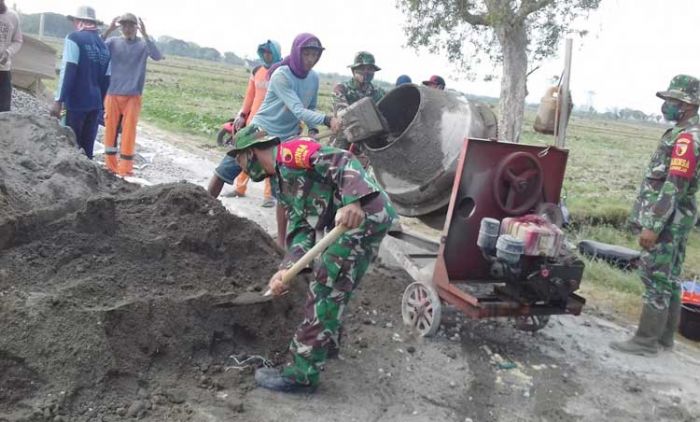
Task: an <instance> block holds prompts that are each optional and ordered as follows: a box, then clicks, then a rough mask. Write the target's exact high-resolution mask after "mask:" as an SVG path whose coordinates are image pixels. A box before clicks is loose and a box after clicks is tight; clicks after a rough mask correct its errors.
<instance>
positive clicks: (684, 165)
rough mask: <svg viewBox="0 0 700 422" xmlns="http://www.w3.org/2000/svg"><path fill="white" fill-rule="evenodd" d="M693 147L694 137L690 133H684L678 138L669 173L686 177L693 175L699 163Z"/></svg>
mask: <svg viewBox="0 0 700 422" xmlns="http://www.w3.org/2000/svg"><path fill="white" fill-rule="evenodd" d="M693 147H694V145H693V137H692V136H691V135H690V134H687V133H684V134H682V135H681V136H679V137H678V139H676V144H675V145H674V146H673V153H672V154H671V166H670V167H669V171H668V173H669V174H672V175H674V176H677V177H681V178H684V179H690V178H692V177H693V175H694V173H695V166H696V164H697V158H696V157H695V151H694V150H693Z"/></svg>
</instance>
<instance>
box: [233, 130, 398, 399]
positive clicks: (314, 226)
mask: <svg viewBox="0 0 700 422" xmlns="http://www.w3.org/2000/svg"><path fill="white" fill-rule="evenodd" d="M231 154H232V155H233V156H235V157H236V161H237V162H238V164H239V165H240V166H241V168H242V169H243V170H244V171H245V172H247V173H248V175H249V176H250V178H251V179H252V180H262V179H263V178H265V177H268V176H273V175H276V177H274V178H273V179H272V188H273V190H274V191H275V192H276V194H277V198H278V199H279V201H280V202H281V203H283V204H284V205H285V207H286V208H287V210H288V212H289V228H288V230H287V244H288V245H289V247H288V249H287V253H286V255H285V257H284V258H283V260H282V262H281V263H280V266H279V271H278V272H277V273H275V275H273V276H272V278H271V279H270V283H269V287H270V290H271V291H272V294H273V295H280V294H283V293H284V292H285V291H286V290H287V287H288V286H286V285H285V284H284V283H283V282H282V277H283V276H284V273H285V272H286V271H287V270H288V269H289V268H290V267H292V265H293V264H294V263H295V262H296V261H297V260H299V259H300V258H301V257H302V256H303V255H304V254H305V253H306V252H307V251H309V249H311V247H313V245H314V244H315V242H316V232H317V230H319V229H322V228H323V226H322V224H323V223H322V221H323V220H325V218H324V217H325V216H326V215H327V214H331V215H330V217H331V218H333V219H334V220H335V221H336V224H338V225H344V226H346V227H347V228H348V229H349V230H348V231H347V232H345V233H344V234H342V235H341V236H340V237H339V238H338V239H337V240H336V241H335V242H334V243H332V244H331V245H330V246H329V247H328V249H326V250H325V251H324V252H323V253H322V254H321V256H320V258H319V259H318V260H317V261H316V262H315V264H314V266H313V269H314V279H313V281H312V282H311V283H309V286H308V295H307V302H306V305H305V306H304V310H305V311H304V312H305V315H304V319H303V321H302V323H301V325H300V326H299V328H298V329H297V331H296V334H295V335H294V338H293V339H292V342H291V345H290V351H291V352H292V361H291V362H290V363H289V364H288V365H287V366H286V367H285V368H284V369H282V370H281V371H280V370H279V369H276V368H260V369H258V370H257V371H256V373H255V380H256V382H257V383H258V385H259V386H261V387H263V388H267V389H270V390H275V391H284V392H296V391H313V390H314V389H315V388H316V386H317V385H318V382H319V376H320V371H321V370H322V368H323V365H324V363H325V361H326V357H327V353H328V349H329V347H331V345H332V344H331V343H333V341H334V339H335V338H337V335H338V327H339V326H340V320H341V317H342V314H343V311H344V309H345V307H346V306H347V304H348V302H349V300H350V296H351V295H352V292H353V291H354V290H355V288H356V287H357V286H358V284H359V282H360V279H361V278H362V276H363V275H364V274H365V272H366V271H367V269H368V267H369V265H370V263H371V262H372V261H373V260H374V258H375V257H376V255H377V251H378V249H379V244H380V243H381V241H382V238H383V237H384V235H385V234H386V233H387V231H388V230H389V228H390V227H391V222H392V220H393V219H394V218H396V212H395V211H394V208H393V207H392V205H391V202H390V201H389V197H388V196H387V195H386V193H384V191H383V190H382V189H381V188H380V187H379V185H378V184H377V182H376V181H375V180H374V179H373V178H372V176H370V175H369V174H367V173H366V172H365V170H364V169H363V168H362V165H360V163H359V162H358V161H357V160H356V159H355V158H354V157H353V155H352V154H350V153H349V152H347V151H345V150H342V149H338V148H333V147H329V146H321V145H320V144H319V143H317V142H315V141H314V140H313V139H311V138H298V137H297V138H294V139H291V140H289V141H287V142H285V143H282V144H280V140H279V138H277V137H274V136H269V135H267V134H266V133H265V131H263V130H262V129H261V128H259V127H258V126H256V125H255V123H253V124H251V125H250V126H248V127H246V128H244V129H243V130H241V131H240V132H239V133H238V134H237V135H236V141H235V145H234V148H233V150H232V151H231ZM336 210H337V212H336Z"/></svg>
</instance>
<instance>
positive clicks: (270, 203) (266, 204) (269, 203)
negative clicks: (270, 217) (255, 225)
mask: <svg viewBox="0 0 700 422" xmlns="http://www.w3.org/2000/svg"><path fill="white" fill-rule="evenodd" d="M275 204H276V202H275V198H265V199H264V200H263V203H262V205H261V207H263V208H272V207H274V206H275Z"/></svg>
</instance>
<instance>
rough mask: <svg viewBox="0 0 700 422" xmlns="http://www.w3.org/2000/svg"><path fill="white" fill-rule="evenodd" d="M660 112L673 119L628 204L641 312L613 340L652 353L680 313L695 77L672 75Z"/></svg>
mask: <svg viewBox="0 0 700 422" xmlns="http://www.w3.org/2000/svg"><path fill="white" fill-rule="evenodd" d="M656 95H657V96H658V97H660V98H662V99H663V100H665V101H664V103H663V106H662V107H661V112H662V114H663V116H664V118H665V119H666V120H668V121H673V122H676V124H675V126H674V127H672V128H671V129H668V130H667V131H666V132H665V133H664V135H663V136H662V137H661V141H660V142H659V145H658V147H657V149H656V152H654V155H652V157H651V161H650V163H649V166H648V167H647V169H646V171H645V174H644V179H643V180H642V185H641V187H640V190H639V195H638V196H637V201H636V202H635V205H634V208H633V210H632V216H631V220H632V225H633V227H636V228H637V229H641V234H640V236H639V244H640V246H641V247H642V248H643V250H642V258H641V262H642V266H641V278H642V281H643V282H644V286H645V288H646V289H645V293H644V297H643V299H644V300H643V307H642V315H641V317H640V321H639V327H638V328H637V332H636V334H635V335H634V337H632V338H631V339H630V340H627V341H623V342H613V343H611V344H610V346H611V347H612V348H613V349H615V350H618V351H621V352H625V353H630V354H635V355H643V356H653V355H656V354H657V353H658V348H659V346H661V347H663V348H666V349H670V348H672V347H673V336H674V333H675V331H676V329H677V326H678V321H679V319H680V308H681V288H680V282H679V279H678V278H679V276H680V273H681V268H682V266H683V260H684V258H685V246H686V243H687V241H688V234H689V233H690V231H691V230H692V228H693V226H694V225H695V222H696V220H697V205H696V200H695V194H696V192H697V191H698V179H700V168H699V166H698V161H700V118H698V105H700V81H699V80H698V79H696V78H694V77H692V76H687V75H678V76H676V77H674V78H673V79H672V80H671V84H670V86H669V88H668V90H666V91H661V92H657V93H656Z"/></svg>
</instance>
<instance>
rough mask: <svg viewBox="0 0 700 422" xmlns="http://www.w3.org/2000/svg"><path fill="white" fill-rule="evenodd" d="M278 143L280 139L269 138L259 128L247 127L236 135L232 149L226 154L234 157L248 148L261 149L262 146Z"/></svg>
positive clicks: (254, 126) (275, 137)
mask: <svg viewBox="0 0 700 422" xmlns="http://www.w3.org/2000/svg"><path fill="white" fill-rule="evenodd" d="M279 142H280V138H278V137H277V136H269V135H268V134H267V132H265V131H264V130H263V129H262V128H261V127H259V126H256V125H248V126H246V127H244V128H243V129H241V130H240V131H239V132H238V133H237V134H236V137H235V139H234V144H233V149H232V150H231V151H229V152H228V155H232V156H235V155H236V154H238V153H239V152H241V151H244V150H246V149H248V148H250V147H254V146H258V147H262V146H264V144H279Z"/></svg>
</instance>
